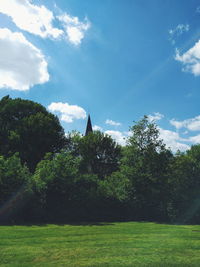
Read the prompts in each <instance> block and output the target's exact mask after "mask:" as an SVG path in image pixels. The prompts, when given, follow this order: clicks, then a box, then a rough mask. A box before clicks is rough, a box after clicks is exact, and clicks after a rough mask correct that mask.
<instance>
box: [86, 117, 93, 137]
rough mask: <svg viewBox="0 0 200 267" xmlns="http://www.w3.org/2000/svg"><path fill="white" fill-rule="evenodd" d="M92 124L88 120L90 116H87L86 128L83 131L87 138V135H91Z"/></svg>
mask: <svg viewBox="0 0 200 267" xmlns="http://www.w3.org/2000/svg"><path fill="white" fill-rule="evenodd" d="M92 132H93V131H92V123H91V119H90V114H89V115H88V121H87V127H86V131H85V136H87V135H88V134H89V133H92Z"/></svg>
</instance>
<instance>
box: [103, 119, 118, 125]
mask: <svg viewBox="0 0 200 267" xmlns="http://www.w3.org/2000/svg"><path fill="white" fill-rule="evenodd" d="M105 123H106V124H109V125H112V126H120V125H121V123H120V122H116V121H113V120H109V119H107V120H106V121H105Z"/></svg>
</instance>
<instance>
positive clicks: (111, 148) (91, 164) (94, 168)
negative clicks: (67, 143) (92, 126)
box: [79, 131, 121, 179]
mask: <svg viewBox="0 0 200 267" xmlns="http://www.w3.org/2000/svg"><path fill="white" fill-rule="evenodd" d="M79 154H80V157H81V159H82V165H81V166H82V171H83V173H93V174H96V175H98V177H99V178H100V179H104V178H105V177H106V176H110V175H111V173H112V172H114V171H117V170H118V169H119V164H120V159H121V147H120V145H118V144H117V143H116V142H115V141H114V140H113V139H112V138H111V136H109V135H107V134H104V133H101V132H100V131H95V132H92V133H89V134H88V135H87V136H84V137H82V138H80V140H79Z"/></svg>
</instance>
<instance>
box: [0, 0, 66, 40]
mask: <svg viewBox="0 0 200 267" xmlns="http://www.w3.org/2000/svg"><path fill="white" fill-rule="evenodd" d="M0 13H3V14H5V15H7V16H9V17H11V18H12V20H13V22H14V23H15V24H16V26H17V27H18V28H20V29H21V30H24V31H27V32H30V33H32V34H35V35H39V36H41V37H43V38H46V37H53V38H58V37H59V36H60V35H62V34H63V31H62V30H61V29H58V28H55V27H53V25H52V22H53V20H54V15H53V13H52V12H51V11H50V10H48V9H47V8H46V7H45V6H43V5H42V6H37V5H33V4H31V1H29V0H0Z"/></svg>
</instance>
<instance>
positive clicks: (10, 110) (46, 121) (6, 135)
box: [0, 96, 65, 171]
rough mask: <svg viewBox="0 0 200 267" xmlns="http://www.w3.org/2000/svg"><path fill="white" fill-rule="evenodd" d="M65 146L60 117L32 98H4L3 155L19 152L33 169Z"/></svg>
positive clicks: (0, 111)
mask: <svg viewBox="0 0 200 267" xmlns="http://www.w3.org/2000/svg"><path fill="white" fill-rule="evenodd" d="M64 145H65V135H64V130H63V128H62V127H61V125H60V123H59V120H58V118H57V117H56V116H54V115H53V114H51V113H49V112H48V111H47V110H46V109H45V107H43V106H42V105H40V104H38V103H35V102H33V101H29V100H23V99H20V98H16V99H11V98H10V97H9V96H6V97H4V98H2V99H1V101H0V154H1V155H4V156H10V155H12V154H14V153H15V152H19V156H20V158H21V160H22V162H23V163H26V164H27V166H28V167H29V169H30V170H31V171H33V170H34V169H35V167H36V165H37V163H38V162H39V161H40V160H41V159H42V158H43V157H44V155H45V154H46V153H47V152H57V151H59V150H60V149H61V148H62V147H63V146H64Z"/></svg>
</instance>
